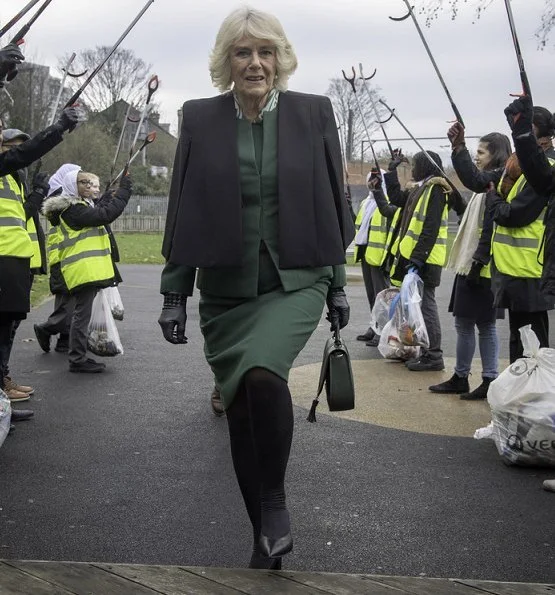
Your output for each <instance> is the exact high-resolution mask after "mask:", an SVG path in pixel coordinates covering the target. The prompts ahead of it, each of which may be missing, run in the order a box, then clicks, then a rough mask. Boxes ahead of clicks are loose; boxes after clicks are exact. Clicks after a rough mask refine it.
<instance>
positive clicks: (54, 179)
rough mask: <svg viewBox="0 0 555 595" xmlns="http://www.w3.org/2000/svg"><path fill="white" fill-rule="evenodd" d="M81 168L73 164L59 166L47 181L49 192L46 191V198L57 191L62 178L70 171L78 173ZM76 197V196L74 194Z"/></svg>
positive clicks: (60, 185)
mask: <svg viewBox="0 0 555 595" xmlns="http://www.w3.org/2000/svg"><path fill="white" fill-rule="evenodd" d="M80 170H81V167H80V166H79V165H75V164H74V163H64V164H63V165H62V166H60V167H59V168H58V169H57V170H56V171H55V172H54V173H53V174H52V175H51V176H50V179H49V180H48V185H49V186H50V190H49V191H48V196H50V195H51V194H52V193H53V192H56V190H59V189H60V188H61V187H62V181H63V179H64V176H65V175H66V174H68V173H69V172H71V171H80ZM75 196H76V194H75Z"/></svg>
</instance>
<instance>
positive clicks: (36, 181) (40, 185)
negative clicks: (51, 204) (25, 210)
mask: <svg viewBox="0 0 555 595" xmlns="http://www.w3.org/2000/svg"><path fill="white" fill-rule="evenodd" d="M49 178H50V176H49V175H48V174H47V173H46V172H44V171H39V172H38V173H37V174H36V175H35V177H34V178H33V192H36V193H37V194H42V195H43V196H46V195H47V194H48V192H49V190H50V185H49V184H48V179H49Z"/></svg>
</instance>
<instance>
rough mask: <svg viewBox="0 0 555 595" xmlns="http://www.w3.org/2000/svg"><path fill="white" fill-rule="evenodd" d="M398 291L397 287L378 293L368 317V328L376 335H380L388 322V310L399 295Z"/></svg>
mask: <svg viewBox="0 0 555 595" xmlns="http://www.w3.org/2000/svg"><path fill="white" fill-rule="evenodd" d="M399 291H400V289H399V288H398V287H388V288H387V289H384V290H382V291H380V293H378V295H377V296H376V301H375V302H374V307H373V308H372V315H371V317H370V327H371V328H372V329H373V330H374V332H375V333H376V334H377V335H381V334H382V330H383V328H384V327H385V325H386V324H387V323H388V322H389V319H390V316H389V308H390V306H391V303H392V302H393V300H394V299H395V298H396V297H397V296H398V295H399Z"/></svg>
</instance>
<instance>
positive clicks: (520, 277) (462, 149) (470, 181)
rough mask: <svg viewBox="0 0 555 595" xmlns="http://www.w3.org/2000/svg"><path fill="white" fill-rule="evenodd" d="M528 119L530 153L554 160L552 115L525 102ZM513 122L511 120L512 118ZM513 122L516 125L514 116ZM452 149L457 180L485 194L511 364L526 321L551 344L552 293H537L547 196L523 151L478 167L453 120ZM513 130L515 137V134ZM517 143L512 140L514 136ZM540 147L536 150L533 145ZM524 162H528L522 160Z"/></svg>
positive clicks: (496, 302)
mask: <svg viewBox="0 0 555 595" xmlns="http://www.w3.org/2000/svg"><path fill="white" fill-rule="evenodd" d="M529 107H530V109H529V110H528V114H527V118H526V121H527V122H528V127H529V128H530V137H529V144H530V145H532V146H533V147H534V152H535V153H537V154H539V151H541V153H542V154H543V155H544V157H545V159H546V161H547V158H555V151H554V150H553V147H552V146H551V142H549V137H550V136H551V135H553V133H554V131H555V126H554V124H555V123H554V122H553V116H552V114H551V113H550V112H549V111H548V110H547V109H546V108H542V107H539V106H533V107H532V106H531V105H530V106H529ZM511 120H512V119H511ZM514 120H516V122H514V124H511V126H513V125H517V127H518V125H519V119H518V118H514ZM447 135H448V137H449V140H450V141H451V145H452V147H453V153H452V161H453V167H454V168H455V171H456V172H457V174H458V176H459V178H460V180H461V182H462V183H463V184H464V185H465V186H466V187H467V188H470V190H473V191H474V192H486V191H488V190H489V192H488V194H487V198H486V202H487V207H486V208H487V210H488V217H491V219H492V221H493V222H494V223H495V226H494V230H493V236H492V244H491V252H492V269H491V272H492V281H491V287H492V291H493V295H494V306H495V307H497V308H506V309H507V310H508V312H509V327H510V340H509V359H510V362H511V363H512V362H514V361H515V360H517V359H518V358H520V357H522V355H523V346H522V342H521V340H520V333H519V330H518V329H519V328H521V327H523V326H526V325H528V324H530V325H531V326H532V330H533V331H534V333H535V334H536V336H537V337H538V340H539V342H540V346H541V347H549V319H548V316H547V311H548V310H551V309H553V304H554V301H555V300H554V298H553V296H549V295H546V294H544V293H542V291H541V277H542V269H543V266H542V264H541V259H539V258H538V257H539V253H540V248H541V242H542V238H543V232H544V225H543V221H544V216H545V209H546V206H547V204H548V200H549V195H546V194H545V193H544V192H538V190H537V188H535V187H534V186H535V184H534V185H532V184H530V183H529V182H528V179H527V176H526V175H525V174H524V173H523V170H521V164H520V163H519V161H520V160H521V159H522V162H523V163H524V162H525V161H524V160H526V159H527V158H526V156H525V154H524V151H522V150H520V149H518V154H517V153H513V154H512V155H511V156H510V157H509V159H508V160H507V163H506V164H505V168H504V169H502V168H500V169H494V170H488V171H486V170H484V171H480V170H479V169H478V168H477V167H476V166H475V165H474V164H473V163H472V159H471V158H470V154H469V152H468V150H467V149H466V146H465V140H464V128H463V126H462V125H461V124H460V123H459V122H456V123H455V124H453V126H451V128H450V129H449V131H448V133H447ZM515 136H518V135H515V133H514V131H513V138H515ZM532 140H533V142H532ZM515 145H516V140H515ZM537 147H539V149H538V148H537ZM526 162H528V161H527V160H526Z"/></svg>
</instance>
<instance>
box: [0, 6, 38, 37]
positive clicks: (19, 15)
mask: <svg viewBox="0 0 555 595" xmlns="http://www.w3.org/2000/svg"><path fill="white" fill-rule="evenodd" d="M39 2H40V0H31V2H28V3H27V4H26V5H25V6H24V7H23V8H22V9H21V10H20V11H19V12H18V13H17V14H16V15H15V16H14V17H13V18H12V19H10V20H9V21H8V22H7V23H6V24H5V25H4V26H3V27H2V28H1V29H0V37H2V35H4V34H5V33H6V32H7V31H9V30H10V29H11V28H12V27H13V26H14V25H15V24H16V23H17V21H19V20H20V19H22V18H23V17H24V16H25V15H26V14H27V13H28V12H29V11H30V10H31V8H33V6H35V4H38V3H39Z"/></svg>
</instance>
